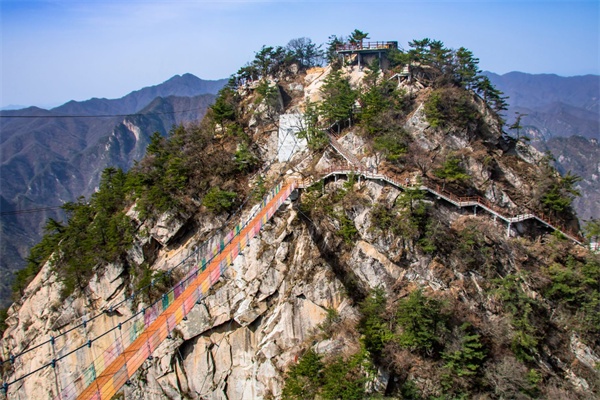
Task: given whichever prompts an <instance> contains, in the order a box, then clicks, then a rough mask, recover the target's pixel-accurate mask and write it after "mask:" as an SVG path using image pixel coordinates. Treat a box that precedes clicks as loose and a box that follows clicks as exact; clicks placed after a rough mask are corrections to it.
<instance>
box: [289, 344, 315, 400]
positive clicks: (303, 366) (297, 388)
mask: <svg viewBox="0 0 600 400" xmlns="http://www.w3.org/2000/svg"><path fill="white" fill-rule="evenodd" d="M323 367H324V365H323V362H322V361H321V356H319V355H318V354H317V353H315V352H314V351H313V350H312V349H309V350H308V351H307V352H306V353H304V355H303V356H302V357H300V359H299V360H298V364H295V365H293V366H292V367H291V368H290V370H289V371H288V373H287V374H286V379H285V384H284V386H283V390H282V393H281V397H282V399H285V400H288V399H289V400H301V399H302V400H304V399H306V400H309V399H314V398H315V396H316V395H317V393H318V391H319V388H320V387H321V386H322V384H323Z"/></svg>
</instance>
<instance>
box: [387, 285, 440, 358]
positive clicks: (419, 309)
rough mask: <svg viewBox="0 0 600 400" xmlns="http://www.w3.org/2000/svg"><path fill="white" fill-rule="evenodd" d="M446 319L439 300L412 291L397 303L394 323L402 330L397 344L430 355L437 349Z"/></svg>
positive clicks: (418, 291)
mask: <svg viewBox="0 0 600 400" xmlns="http://www.w3.org/2000/svg"><path fill="white" fill-rule="evenodd" d="M447 318H448V316H447V315H446V314H445V313H443V312H442V303H441V302H440V301H439V300H436V299H433V298H429V297H427V296H425V295H424V294H423V292H422V291H421V290H420V289H419V290H415V291H413V292H412V293H411V294H410V295H409V296H408V298H406V299H402V300H400V301H399V302H398V310H397V316H396V321H397V322H398V325H400V327H401V329H402V331H401V333H400V335H399V336H398V343H399V344H400V345H401V346H402V347H406V348H408V349H410V350H413V351H419V352H422V353H426V354H432V353H433V352H434V351H435V350H437V349H438V348H439V345H440V335H441V334H442V333H443V332H444V331H445V330H446V328H445V323H446V320H447Z"/></svg>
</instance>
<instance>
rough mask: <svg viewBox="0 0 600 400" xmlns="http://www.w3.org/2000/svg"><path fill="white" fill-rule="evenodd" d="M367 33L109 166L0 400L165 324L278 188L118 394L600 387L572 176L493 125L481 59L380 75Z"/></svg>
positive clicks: (497, 113)
mask: <svg viewBox="0 0 600 400" xmlns="http://www.w3.org/2000/svg"><path fill="white" fill-rule="evenodd" d="M367 36H368V34H367V33H365V32H361V31H359V30H355V31H354V32H352V33H351V35H350V36H349V37H337V36H332V37H331V40H330V42H329V43H328V45H327V48H325V49H321V48H320V47H319V46H317V45H315V44H314V43H313V42H312V41H311V40H310V39H306V38H302V39H296V40H293V41H291V42H290V43H289V44H288V45H287V46H285V47H276V46H264V47H263V48H261V49H260V50H258V51H257V52H256V57H255V59H254V60H251V61H250V62H249V63H248V64H247V65H245V66H243V67H242V68H240V70H239V71H238V72H237V73H236V74H235V75H234V76H232V78H231V79H230V80H229V83H228V84H227V85H226V86H225V87H224V88H223V89H222V90H221V91H220V92H219V94H218V97H217V98H216V100H215V102H214V104H213V105H212V106H211V107H210V109H209V110H208V112H207V114H206V116H205V118H204V119H203V120H202V122H200V123H198V124H193V125H179V126H177V127H174V128H173V129H172V130H171V131H170V132H169V134H168V136H167V137H163V136H162V135H160V134H159V133H155V134H154V135H152V136H151V138H150V143H149V145H148V147H147V152H146V156H145V157H144V158H143V159H142V160H140V162H139V163H137V164H136V165H135V166H134V167H133V168H131V169H130V170H128V171H123V170H121V169H118V168H108V169H105V170H104V172H103V174H102V177H101V180H100V185H99V190H98V191H96V192H95V193H94V194H93V195H92V196H91V197H90V198H89V199H84V198H82V199H79V200H78V201H75V202H69V203H67V204H66V205H65V206H64V207H63V208H64V210H65V212H66V213H67V215H68V217H69V218H68V221H66V222H65V223H58V222H56V221H53V220H50V221H49V223H48V225H47V234H46V235H45V236H44V238H43V239H42V241H41V242H40V243H39V244H38V245H36V246H35V247H34V248H33V250H32V253H31V257H30V263H29V264H28V267H27V269H25V270H24V271H23V272H22V273H20V274H19V279H18V281H17V283H16V285H15V288H14V289H15V292H16V295H17V296H16V297H17V298H18V300H17V301H16V302H15V303H14V304H13V305H12V306H11V308H10V309H9V310H8V317H7V319H6V321H5V323H6V330H5V332H4V336H3V339H2V352H3V360H5V362H4V363H3V365H4V366H5V369H4V371H3V380H4V382H7V386H6V387H5V389H6V390H7V392H8V396H9V397H11V396H12V397H15V396H17V395H25V396H28V397H31V398H35V397H54V396H56V395H57V394H58V393H57V389H56V387H57V386H58V387H61V388H65V387H69V385H72V383H73V380H74V379H80V380H81V381H84V380H85V379H87V378H88V377H89V376H92V375H93V376H94V377H95V376H97V374H100V373H101V372H103V371H101V370H97V369H96V368H100V367H96V365H99V363H96V364H95V363H94V359H95V357H97V356H98V354H106V352H111V354H113V355H114V352H117V353H118V354H117V356H118V355H121V354H124V352H126V350H125V348H124V346H119V345H115V343H118V344H120V343H122V342H121V341H122V340H124V339H122V337H124V336H127V335H129V334H130V333H131V332H133V334H132V335H133V336H134V337H133V338H134V339H135V337H137V336H135V335H139V334H140V333H139V331H138V330H137V328H135V329H133V330H131V331H129V330H125V329H124V330H123V331H121V327H122V324H123V325H125V324H127V323H129V322H128V321H130V320H132V319H134V320H135V318H138V319H137V320H135V321H139V322H140V324H139V325H140V326H141V327H142V328H141V329H143V328H144V327H146V326H149V325H148V323H147V320H150V319H153V321H158V320H159V319H158V318H157V316H156V315H150V313H151V312H153V310H155V309H157V307H159V306H160V307H162V304H165V303H168V301H169V298H170V297H169V296H173V297H175V296H178V295H181V293H182V290H183V289H182V286H183V285H184V282H187V281H186V280H185V279H184V278H185V277H186V276H188V277H189V276H200V274H199V272H200V271H203V268H204V267H205V266H206V262H207V260H206V259H204V257H205V256H206V254H212V257H214V256H216V254H217V253H219V251H223V250H224V248H225V245H226V243H229V242H228V240H231V235H233V236H235V235H237V234H239V232H240V229H239V227H240V226H242V227H245V226H246V225H244V223H247V222H248V221H254V219H253V218H254V217H255V216H256V215H259V214H258V212H259V211H261V210H263V207H264V205H265V204H266V203H267V201H266V199H265V197H264V196H265V194H267V193H270V191H271V190H272V189H274V188H279V187H281V186H280V185H281V184H282V183H285V182H295V183H296V184H297V186H299V189H298V190H297V191H295V192H294V195H293V196H290V197H289V200H288V201H287V202H285V203H284V204H282V205H281V206H280V207H279V208H278V210H277V212H276V213H275V214H274V215H273V217H272V218H271V219H270V220H269V219H267V218H266V217H265V218H264V219H260V221H259V222H260V224H257V225H256V226H257V227H258V228H256V231H255V232H254V233H255V234H256V236H253V237H252V239H249V240H248V241H247V246H246V247H242V245H241V244H239V253H240V255H238V256H237V258H235V259H234V260H233V259H232V260H229V259H228V260H227V262H226V263H224V264H223V267H222V268H221V267H219V269H218V270H217V271H218V272H219V275H218V279H212V277H211V278H210V279H207V280H206V281H203V282H202V285H203V287H205V289H206V296H205V297H202V298H201V299H199V300H198V301H195V300H194V302H193V303H192V304H191V306H192V308H191V309H189V310H186V312H187V314H186V317H185V318H184V319H182V322H181V324H179V325H177V326H172V325H169V322H168V321H169V319H168V317H165V321H167V322H166V325H165V326H163V327H162V328H163V329H166V331H167V332H168V336H166V339H165V340H164V341H163V342H162V343H160V344H156V346H155V344H152V346H155V347H154V348H153V353H152V356H151V357H148V358H147V359H146V357H144V358H143V359H145V361H144V362H143V364H142V366H141V368H140V369H139V370H138V371H137V372H135V373H132V374H131V375H127V379H126V381H127V384H125V385H123V387H122V388H121V389H118V390H119V394H117V396H123V397H124V398H128V399H129V398H131V399H162V398H172V399H184V398H211V399H222V398H248V399H250V398H252V399H274V398H276V399H280V398H282V399H364V398H374V399H383V398H389V399H431V400H433V399H461V398H463V399H464V398H478V399H506V398H515V399H533V398H544V399H567V398H568V399H590V398H597V397H598V395H599V390H600V373H599V370H598V368H599V365H600V357H599V354H600V339H599V338H600V291H599V288H600V259H599V257H598V254H594V253H592V252H590V251H589V249H588V247H587V244H588V242H589V241H590V240H593V239H595V238H597V235H598V234H599V232H598V229H597V227H596V228H594V227H588V228H587V230H585V229H582V227H581V226H580V223H579V221H578V219H577V217H576V215H575V213H574V210H573V206H572V204H573V200H574V199H575V198H576V197H577V195H578V191H577V188H576V184H577V183H578V182H579V178H578V177H577V176H576V175H574V174H572V173H565V174H560V173H558V171H557V170H556V169H555V168H554V167H553V163H552V158H551V157H550V156H549V155H547V154H546V155H545V154H543V153H540V152H538V151H536V150H535V149H534V148H533V147H531V146H530V145H529V143H528V141H527V140H526V139H524V138H523V137H521V136H520V135H516V136H513V135H509V134H507V133H505V132H504V131H503V128H502V127H503V125H504V121H503V119H502V117H501V114H502V111H504V110H505V109H506V106H507V104H506V101H505V98H504V95H503V93H502V92H501V91H500V90H498V89H497V88H496V87H495V86H494V85H492V83H491V82H490V80H489V78H487V77H486V76H484V75H481V74H480V72H479V71H478V59H477V58H476V57H475V56H474V55H473V54H472V52H471V51H469V50H468V49H465V48H459V49H450V48H447V47H446V46H445V45H444V43H443V42H441V41H438V40H430V39H422V40H413V41H411V42H410V49H409V50H406V51H402V50H398V49H396V48H395V46H393V45H389V43H390V42H383V43H387V44H386V45H385V46H386V47H384V49H385V51H384V55H385V62H384V61H381V63H380V61H379V60H380V56H379V55H374V56H372V57H371V59H369V54H368V52H365V51H364V50H365V49H369V46H371V45H370V44H368V43H367V42H365V38H366V37H367ZM392 43H393V42H392ZM340 46H341V47H340ZM375 46H379V45H375ZM347 49H350V50H347ZM354 50H356V51H354ZM375 50H380V49H379V48H378V47H375ZM382 51H383V50H382ZM323 58H325V60H326V61H327V64H326V65H324V66H321V60H322V59H323ZM292 116H296V117H298V116H301V117H298V121H300V122H298V126H295V127H287V128H289V129H287V128H286V129H285V130H282V129H281V128H282V124H281V122H280V121H282V120H283V119H285V120H290V119H292V118H291V117H292ZM292 128H294V129H292ZM289 135H293V136H294V138H295V139H296V140H294V145H293V148H292V151H291V156H290V157H289V159H288V158H287V157H286V158H284V157H281V156H280V154H281V153H280V151H279V150H280V149H281V147H282V146H283V143H284V142H285V139H286V138H288V136H289ZM279 157H281V158H279ZM253 226H254V225H253ZM253 229H254V228H253ZM259 229H260V231H259ZM227 232H231V233H230V234H228V233H227ZM228 235H229V236H228ZM228 238H229V239H228ZM206 243H216V244H217V246H216V247H215V249H216V250H215V252H213V253H209V252H207V251H205V250H206V248H208V246H207V245H206ZM240 243H241V242H240ZM211 248H212V247H211ZM236 254H237V253H236ZM208 257H209V258H210V256H208ZM209 261H210V260H209ZM194 265H195V266H196V268H197V269H196V274H197V275H193V274H192V275H189V274H190V271H193V270H191V269H190V268H192V267H193V266H194ZM178 282H180V283H178ZM171 288H172V290H171ZM177 288H179V289H177ZM171 293H172V294H171ZM176 293H179V294H176ZM43 303H44V304H46V306H45V307H43V312H41V313H40V312H39V309H40V304H43ZM157 305H158V306H157ZM161 310H162V308H161ZM90 316H94V317H93V318H90ZM115 327H118V329H119V331H116V330H115V329H117V328H115ZM64 332H75V333H73V334H71V335H72V336H69V337H68V338H69V340H64V339H61V340H64V343H65V344H64V347H60V348H58V349H57V350H56V352H57V354H60V355H61V357H62V355H64V358H61V359H60V360H59V361H58V362H57V361H56V359H55V358H53V357H54V356H53V355H52V354H53V353H52V351H55V347H54V346H55V340H54V337H55V336H58V335H61V338H62V336H63V335H66V334H64ZM123 332H124V333H123ZM119 335H120V336H121V339H119V338H118V336H119ZM50 336H51V337H52V338H53V339H52V340H50V341H48V340H47V338H48V337H50ZM113 337H114V339H113ZM119 340H121V341H119ZM35 346H39V348H40V349H41V348H43V349H46V348H47V349H49V350H52V351H48V352H44V351H37V352H34V351H29V349H32V348H36V347H35ZM50 346H52V347H50ZM56 346H58V345H56ZM147 346H148V347H149V346H150V344H147ZM91 348H93V351H92V350H90V349H91ZM42 353H44V354H42ZM11 356H12V357H11ZM117 356H115V357H114V358H118V357H117ZM49 357H50V358H49ZM114 358H113V359H114ZM30 365H36V366H41V367H39V369H40V371H42V372H40V373H37V374H32V375H31V376H29V375H27V374H28V372H29V371H30V368H29V366H30ZM90 365H91V366H92V367H93V369H91V370H93V371H94V373H93V374H89V372H88V371H90V367H89V366H90ZM56 366H58V368H55V367H56ZM51 368H52V369H51ZM103 368H104V366H103ZM125 369H127V368H125ZM65 370H68V371H69V372H68V373H64V372H63V373H62V374H60V372H55V371H65ZM127 373H128V374H129V372H127ZM23 376H26V378H22V377H23ZM78 376H79V377H80V378H77V377H78ZM92 379H93V378H92ZM57 382H58V383H57ZM123 382H125V380H124V381H123ZM17 393H19V394H17Z"/></svg>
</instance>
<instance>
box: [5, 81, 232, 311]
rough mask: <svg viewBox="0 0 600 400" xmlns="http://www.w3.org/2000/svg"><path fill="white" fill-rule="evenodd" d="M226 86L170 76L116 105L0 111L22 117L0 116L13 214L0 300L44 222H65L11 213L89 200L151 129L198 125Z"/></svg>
mask: <svg viewBox="0 0 600 400" xmlns="http://www.w3.org/2000/svg"><path fill="white" fill-rule="evenodd" d="M225 82H226V80H217V81H204V80H202V79H200V78H197V77H195V76H193V75H191V74H184V75H183V76H181V75H176V76H174V77H172V78H170V79H169V80H167V81H165V82H163V83H162V84H158V85H155V86H152V87H149V88H142V89H140V90H137V91H135V92H132V93H130V94H128V95H125V96H123V97H121V98H119V99H112V100H109V99H90V100H87V101H85V102H74V101H71V102H67V103H65V104H63V105H62V106H59V107H55V108H53V109H51V110H46V109H42V108H39V107H34V106H33V107H28V108H25V109H21V110H10V111H1V112H0V116H2V117H12V116H26V117H27V118H0V130H1V132H2V135H1V138H0V145H1V146H0V160H1V163H0V176H2V185H1V186H0V196H2V200H3V201H2V203H1V204H2V211H3V212H9V211H10V212H14V211H17V213H16V214H13V215H3V216H2V226H1V229H2V231H1V233H0V234H1V236H2V239H3V240H2V241H1V242H2V243H0V246H1V247H0V254H1V255H2V257H0V276H2V277H3V278H5V279H3V282H4V283H3V284H0V300H3V302H4V303H6V302H7V301H8V292H9V289H8V288H9V286H10V283H9V282H10V281H11V280H12V274H13V272H14V271H16V270H19V269H21V268H22V267H23V266H24V263H25V262H24V259H25V257H26V256H27V254H28V252H29V248H30V247H31V246H32V245H33V244H35V243H36V242H37V241H39V239H40V238H41V234H42V231H43V229H42V228H43V226H44V225H45V221H46V220H47V218H49V217H52V218H55V219H61V218H62V217H63V216H64V215H63V213H62V212H61V211H60V210H45V211H41V212H36V213H18V210H28V209H37V208H42V209H45V208H48V207H57V206H60V205H62V204H63V203H64V202H68V201H75V200H76V199H77V198H78V197H79V196H81V195H83V196H89V195H90V194H91V193H93V192H94V190H95V189H96V187H97V184H98V180H99V177H100V174H101V172H102V170H103V169H104V168H106V167H108V166H115V167H118V168H123V169H125V170H126V169H128V168H130V167H131V165H132V164H133V162H134V160H139V159H141V158H142V157H143V155H144V153H145V148H146V145H147V144H148V142H149V138H150V136H151V134H152V133H153V132H154V131H158V132H159V133H161V134H162V135H166V134H167V133H168V132H169V130H170V129H171V128H172V127H173V126H174V125H179V124H186V123H191V122H197V121H199V120H200V119H201V118H202V116H203V115H204V113H205V112H206V110H207V109H208V107H209V105H210V104H212V101H213V100H214V98H215V94H214V93H216V92H218V89H219V88H220V86H222V85H223V84H224V83H225ZM181 94H183V95H185V96H181ZM155 95H156V97H153V96H155ZM96 107H97V108H96ZM112 114H115V115H114V116H110V115H112ZM117 114H118V115H117ZM69 115H71V116H72V117H69ZM98 115H109V116H108V117H98ZM82 116H85V117H84V118H81V117H82ZM36 117H41V118H36Z"/></svg>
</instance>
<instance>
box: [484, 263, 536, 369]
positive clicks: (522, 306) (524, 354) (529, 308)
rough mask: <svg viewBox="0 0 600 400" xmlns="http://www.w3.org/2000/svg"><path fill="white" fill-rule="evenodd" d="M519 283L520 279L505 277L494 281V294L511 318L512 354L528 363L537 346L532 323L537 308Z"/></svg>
mask: <svg viewBox="0 0 600 400" xmlns="http://www.w3.org/2000/svg"><path fill="white" fill-rule="evenodd" d="M521 281H522V278H520V277H517V276H515V275H507V276H506V277H504V278H503V279H500V280H496V283H497V284H498V287H497V289H496V290H495V292H496V294H497V295H498V296H499V297H500V299H501V300H502V303H503V305H504V309H505V310H506V311H507V312H508V313H509V314H510V316H511V322H512V325H513V328H514V332H513V335H512V341H511V349H512V351H513V353H514V354H515V356H516V357H517V359H519V360H521V361H530V360H533V355H534V354H535V353H536V351H537V346H538V332H537V328H536V326H535V324H534V321H533V317H534V314H535V313H534V311H535V310H536V309H537V308H538V307H537V305H536V303H535V301H534V300H533V299H530V298H529V297H528V296H527V295H526V294H525V292H523V289H521Z"/></svg>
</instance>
